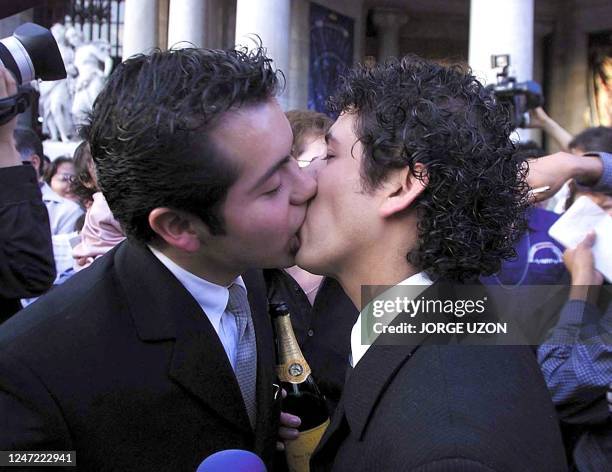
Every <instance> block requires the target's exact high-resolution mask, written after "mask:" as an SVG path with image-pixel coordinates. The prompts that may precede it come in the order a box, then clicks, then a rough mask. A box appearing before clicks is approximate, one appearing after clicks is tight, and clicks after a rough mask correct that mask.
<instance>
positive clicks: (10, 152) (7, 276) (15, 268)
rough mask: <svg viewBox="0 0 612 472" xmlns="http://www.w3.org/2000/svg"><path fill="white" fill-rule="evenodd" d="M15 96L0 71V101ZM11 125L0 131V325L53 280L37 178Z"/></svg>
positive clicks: (8, 77) (46, 220)
mask: <svg viewBox="0 0 612 472" xmlns="http://www.w3.org/2000/svg"><path fill="white" fill-rule="evenodd" d="M16 92H17V86H16V83H15V80H14V78H13V77H12V75H11V74H10V72H8V71H7V70H6V69H5V68H4V67H2V66H0V100H2V99H5V98H7V97H10V96H12V95H15V93H16ZM15 123H16V118H13V119H12V120H11V121H9V122H8V123H6V124H4V125H2V126H0V323H2V322H4V321H5V320H6V319H7V318H9V317H10V316H12V315H13V314H14V313H16V312H17V311H18V310H19V309H20V308H21V305H20V303H19V298H26V297H32V296H35V295H40V294H42V293H43V292H45V291H46V290H47V289H48V288H49V287H50V286H51V284H52V283H53V279H54V278H55V265H54V262H53V250H52V246H51V233H50V229H49V217H48V215H47V210H46V208H45V205H44V204H43V201H42V197H41V193H40V189H39V187H38V182H37V180H36V172H35V171H34V168H33V167H31V166H30V165H22V162H21V157H20V156H19V153H18V152H17V150H16V149H15V145H14V142H13V130H14V129H15Z"/></svg>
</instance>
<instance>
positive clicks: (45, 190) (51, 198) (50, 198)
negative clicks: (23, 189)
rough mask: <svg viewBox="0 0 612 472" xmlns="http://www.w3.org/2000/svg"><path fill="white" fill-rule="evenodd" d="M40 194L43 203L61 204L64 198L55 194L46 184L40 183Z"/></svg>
mask: <svg viewBox="0 0 612 472" xmlns="http://www.w3.org/2000/svg"><path fill="white" fill-rule="evenodd" d="M40 192H41V193H42V196H43V201H45V202H55V203H62V202H63V201H64V198H62V197H60V196H59V195H58V194H57V193H55V192H54V191H53V189H52V188H51V187H50V186H49V184H47V182H42V183H41V184H40Z"/></svg>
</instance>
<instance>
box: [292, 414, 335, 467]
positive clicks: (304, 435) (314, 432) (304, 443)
mask: <svg viewBox="0 0 612 472" xmlns="http://www.w3.org/2000/svg"><path fill="white" fill-rule="evenodd" d="M328 426H329V419H328V420H326V421H325V422H324V423H322V424H320V425H319V426H316V427H314V428H312V429H309V430H306V431H302V432H300V434H299V436H298V437H297V438H296V439H294V440H293V441H287V442H286V443H285V451H286V455H287V465H288V466H289V471H290V472H309V471H310V457H311V456H312V453H313V452H314V450H315V449H316V448H317V446H318V444H319V441H321V438H322V437H323V433H325V430H326V429H327V427H328Z"/></svg>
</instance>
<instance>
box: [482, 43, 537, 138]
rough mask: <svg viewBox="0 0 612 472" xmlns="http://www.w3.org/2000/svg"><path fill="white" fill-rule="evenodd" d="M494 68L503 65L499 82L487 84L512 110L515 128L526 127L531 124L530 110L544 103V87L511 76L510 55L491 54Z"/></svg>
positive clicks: (496, 96)
mask: <svg viewBox="0 0 612 472" xmlns="http://www.w3.org/2000/svg"><path fill="white" fill-rule="evenodd" d="M491 65H492V67H493V68H496V67H502V71H501V72H500V73H498V74H497V83H496V84H491V85H488V86H487V89H488V90H490V91H492V92H493V94H494V95H495V98H496V99H497V100H498V101H499V102H500V103H502V104H503V105H505V106H506V107H507V109H508V111H509V112H510V118H511V120H512V126H514V127H515V128H526V127H527V125H528V124H529V115H528V112H529V110H533V109H534V108H537V107H540V106H542V105H543V104H544V96H543V95H542V87H541V86H540V84H539V83H537V82H535V81H533V80H526V81H525V82H517V81H516V77H511V76H510V75H509V72H508V68H509V66H510V55H508V54H505V55H500V56H491Z"/></svg>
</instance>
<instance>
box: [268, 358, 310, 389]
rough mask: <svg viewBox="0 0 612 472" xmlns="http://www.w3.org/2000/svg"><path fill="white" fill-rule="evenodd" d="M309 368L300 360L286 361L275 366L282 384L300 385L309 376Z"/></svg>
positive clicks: (302, 359)
mask: <svg viewBox="0 0 612 472" xmlns="http://www.w3.org/2000/svg"><path fill="white" fill-rule="evenodd" d="M311 373H312V372H311V370H310V366H309V365H308V364H307V363H306V361H305V360H304V357H302V358H293V359H286V360H285V362H283V363H282V364H279V365H278V366H276V374H277V375H278V378H279V379H280V380H281V381H282V382H289V383H292V384H301V383H302V382H304V381H305V380H306V379H307V378H308V376H309V375H310V374H311Z"/></svg>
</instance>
